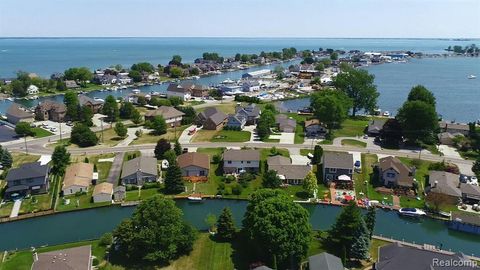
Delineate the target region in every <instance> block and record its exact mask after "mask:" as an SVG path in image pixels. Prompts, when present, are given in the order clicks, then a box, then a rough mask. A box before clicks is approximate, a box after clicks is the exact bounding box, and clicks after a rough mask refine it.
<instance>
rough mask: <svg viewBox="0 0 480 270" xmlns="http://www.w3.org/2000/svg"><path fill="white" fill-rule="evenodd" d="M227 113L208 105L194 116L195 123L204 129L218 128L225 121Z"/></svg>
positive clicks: (221, 126)
mask: <svg viewBox="0 0 480 270" xmlns="http://www.w3.org/2000/svg"><path fill="white" fill-rule="evenodd" d="M227 117H228V116H227V115H226V114H225V113H223V112H222V111H220V110H219V109H217V108H215V107H209V108H207V109H205V110H204V111H203V112H200V113H199V114H197V117H195V124H197V125H201V126H203V129H205V130H220V129H222V128H223V126H224V125H225V124H226V123H227Z"/></svg>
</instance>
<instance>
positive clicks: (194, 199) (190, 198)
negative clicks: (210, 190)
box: [187, 196, 203, 202]
mask: <svg viewBox="0 0 480 270" xmlns="http://www.w3.org/2000/svg"><path fill="white" fill-rule="evenodd" d="M187 199H188V200H189V201H194V202H200V201H202V200H203V199H202V197H197V196H188V197H187Z"/></svg>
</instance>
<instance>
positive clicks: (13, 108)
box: [6, 103, 34, 124]
mask: <svg viewBox="0 0 480 270" xmlns="http://www.w3.org/2000/svg"><path fill="white" fill-rule="evenodd" d="M6 116H7V121H8V122H10V123H12V124H17V123H18V122H27V123H32V122H33V121H34V118H33V117H34V114H33V113H31V112H30V111H28V110H27V109H25V108H23V107H22V106H20V105H18V104H17V103H12V105H10V107H8V110H7V113H6Z"/></svg>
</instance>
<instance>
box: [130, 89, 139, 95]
mask: <svg viewBox="0 0 480 270" xmlns="http://www.w3.org/2000/svg"><path fill="white" fill-rule="evenodd" d="M132 92H133V93H135V94H138V93H140V90H138V89H133V90H132Z"/></svg>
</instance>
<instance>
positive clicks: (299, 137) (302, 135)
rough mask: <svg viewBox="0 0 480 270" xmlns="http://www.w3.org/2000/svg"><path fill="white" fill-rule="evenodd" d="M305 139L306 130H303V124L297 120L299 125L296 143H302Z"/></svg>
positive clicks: (296, 131) (296, 130) (296, 132)
mask: <svg viewBox="0 0 480 270" xmlns="http://www.w3.org/2000/svg"><path fill="white" fill-rule="evenodd" d="M304 141H305V131H304V130H303V124H300V123H298V122H297V127H296V128H295V138H294V143H295V144H302V143H303V142H304Z"/></svg>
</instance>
